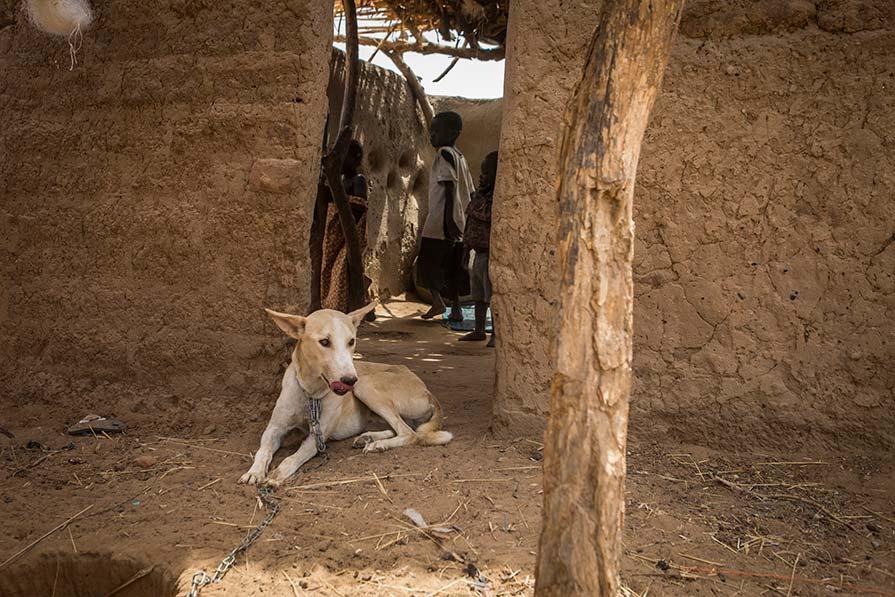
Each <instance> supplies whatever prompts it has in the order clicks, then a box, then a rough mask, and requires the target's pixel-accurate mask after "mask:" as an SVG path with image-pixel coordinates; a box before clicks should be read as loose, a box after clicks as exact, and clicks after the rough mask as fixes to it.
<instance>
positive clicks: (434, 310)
mask: <svg viewBox="0 0 895 597" xmlns="http://www.w3.org/2000/svg"><path fill="white" fill-rule="evenodd" d="M445 311H447V308H446V307H444V306H435V305H432V307H431V308H430V309H429V310H428V311H426V312H425V313H423V314H422V315H420V317H421V318H422V319H434V318H436V317H438V316H439V315H443V314H444V312H445Z"/></svg>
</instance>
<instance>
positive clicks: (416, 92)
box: [385, 49, 435, 132]
mask: <svg viewBox="0 0 895 597" xmlns="http://www.w3.org/2000/svg"><path fill="white" fill-rule="evenodd" d="M385 54H386V56H388V57H389V58H390V59H391V61H392V63H393V64H394V65H395V66H396V67H397V68H398V70H399V71H401V74H402V75H404V79H405V80H406V81H407V84H408V85H410V91H411V92H412V93H413V97H414V98H416V103H417V105H419V107H420V111H421V112H422V113H423V120H425V121H426V131H427V132H428V130H429V129H430V128H431V127H432V119H433V118H435V112H434V111H433V110H432V104H430V103H429V98H428V96H427V95H426V90H425V89H423V86H422V85H420V81H419V79H417V78H416V75H415V74H414V72H413V70H412V69H411V68H410V65H408V64H407V63H406V62H404V56H403V55H402V54H401V53H400V52H397V51H395V50H391V49H386V50H385Z"/></svg>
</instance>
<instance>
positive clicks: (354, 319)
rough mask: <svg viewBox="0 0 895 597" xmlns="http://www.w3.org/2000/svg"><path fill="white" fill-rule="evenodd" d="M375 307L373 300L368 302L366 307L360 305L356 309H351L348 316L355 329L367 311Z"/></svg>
mask: <svg viewBox="0 0 895 597" xmlns="http://www.w3.org/2000/svg"><path fill="white" fill-rule="evenodd" d="M375 308H376V302H375V301H374V302H372V303H370V304H369V305H367V306H366V307H361V308H360V309H358V310H357V311H352V312H351V313H349V314H348V317H350V318H351V323H353V324H354V327H355V329H357V326H359V325H360V322H361V321H363V319H364V316H366V314H367V313H369V312H370V311H372V310H373V309H375Z"/></svg>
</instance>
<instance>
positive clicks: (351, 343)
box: [348, 338, 354, 346]
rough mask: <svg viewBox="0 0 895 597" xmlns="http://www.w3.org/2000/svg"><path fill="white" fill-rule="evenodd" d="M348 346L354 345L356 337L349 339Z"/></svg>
mask: <svg viewBox="0 0 895 597" xmlns="http://www.w3.org/2000/svg"><path fill="white" fill-rule="evenodd" d="M348 346H354V338H352V339H351V340H349V341H348Z"/></svg>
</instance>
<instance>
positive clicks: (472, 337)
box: [460, 330, 487, 342]
mask: <svg viewBox="0 0 895 597" xmlns="http://www.w3.org/2000/svg"><path fill="white" fill-rule="evenodd" d="M486 337H487V336H485V332H480V331H478V330H476V331H474V332H469V333H468V334H466V335H465V336H460V342H481V341H482V340H484V339H485V338H486Z"/></svg>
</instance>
